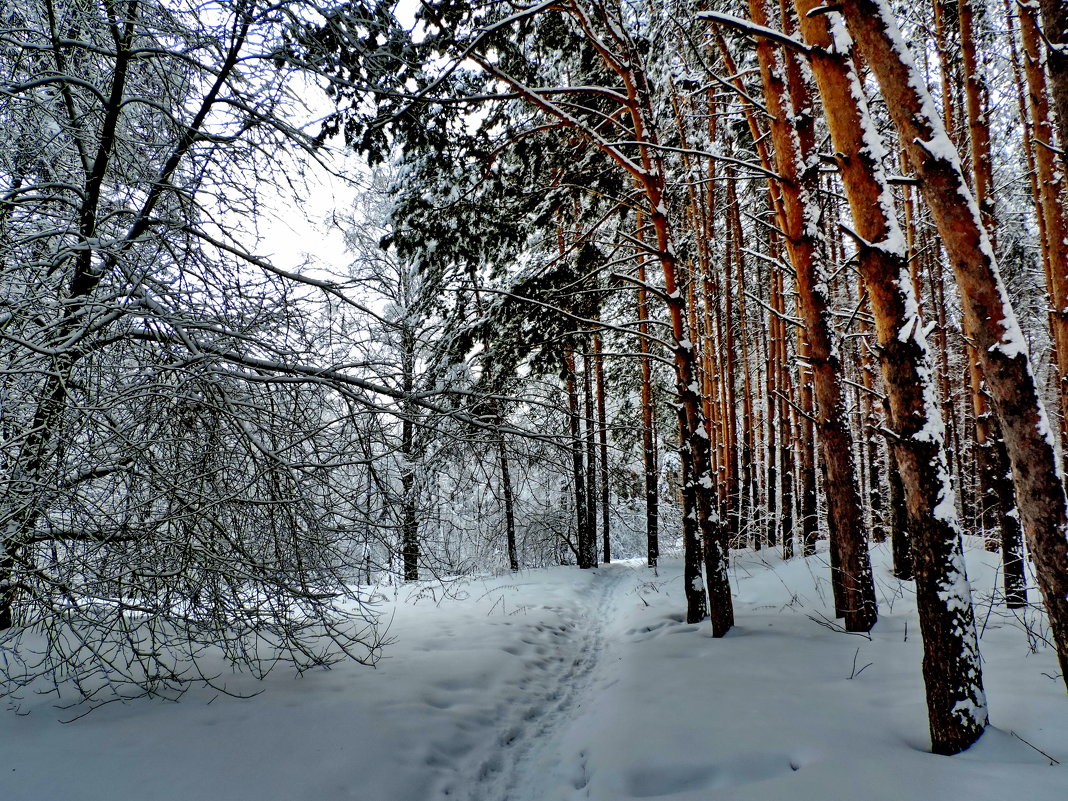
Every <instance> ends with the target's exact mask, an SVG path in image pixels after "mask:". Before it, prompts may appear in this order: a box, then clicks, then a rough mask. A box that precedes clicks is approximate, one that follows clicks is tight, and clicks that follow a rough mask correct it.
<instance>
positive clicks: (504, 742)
mask: <svg viewBox="0 0 1068 801" xmlns="http://www.w3.org/2000/svg"><path fill="white" fill-rule="evenodd" d="M633 572H634V571H633V569H632V568H625V567H622V566H602V567H601V568H599V569H598V570H597V572H596V573H594V574H592V577H591V583H590V585H589V586H588V587H587V588H585V590H584V592H583V593H582V595H581V596H579V597H578V598H576V599H575V601H576V602H575V603H568V604H565V605H559V606H555V605H548V606H546V607H545V609H546V611H549V612H551V613H552V614H553V616H554V617H556V618H557V622H555V623H548V622H542V623H535V624H533V625H532V626H530V627H529V629H528V630H527V631H526V632H525V633H524V635H523V636H522V637H521V638H520V639H519V640H518V642H516V643H514V644H513V645H510V646H506V647H505V649H504V650H505V651H506V652H507V653H510V654H512V655H514V656H516V657H518V658H519V665H518V667H517V675H516V676H514V677H513V679H512V681H511V682H510V683H511V684H512V686H513V687H514V688H515V690H516V691H515V693H514V695H512V696H511V697H509V698H507V699H506V700H505V702H504V703H503V704H502V705H501V706H499V707H498V711H499V721H500V722H499V724H498V726H497V730H496V733H495V736H494V737H493V738H492V740H491V741H490V742H488V743H484V744H483V745H484V748H480V749H477V750H475V751H474V753H473V755H472V756H471V757H469V758H468V759H467V760H466V761H465V762H464V763H462V764H461V766H460V767H459V769H458V771H457V774H456V775H455V776H452V777H450V778H449V779H448V780H446V781H445V782H444V783H443V785H442V787H441V795H442V796H443V797H445V798H460V799H468V800H469V801H557V799H559V800H560V801H565V799H566V801H571V799H582V798H587V797H588V794H587V793H585V792H584V791H585V789H586V786H587V783H588V773H587V768H586V764H585V756H586V755H585V753H584V752H583V751H579V752H577V753H568V752H567V750H566V749H564V748H563V747H562V744H563V742H564V741H565V739H566V738H565V737H564V733H565V732H566V730H567V728H568V727H569V726H570V725H571V724H572V723H573V722H574V720H575V719H576V717H577V716H578V715H579V714H580V712H581V710H582V708H583V704H584V703H588V702H589V700H590V699H589V698H587V697H586V696H587V695H588V692H589V690H590V687H591V684H592V683H593V681H594V677H595V674H596V673H597V669H598V666H599V665H600V664H601V661H602V659H603V657H604V654H605V651H606V648H607V638H606V629H607V627H608V624H609V622H610V621H611V620H612V619H613V613H614V611H615V610H616V609H617V607H618V604H617V603H616V602H617V596H618V594H619V592H620V591H621V589H622V588H628V589H629V588H630V585H629V584H626V583H625V581H624V579H625V577H628V576H631V577H632V576H633Z"/></svg>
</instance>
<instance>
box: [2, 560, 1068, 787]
mask: <svg viewBox="0 0 1068 801" xmlns="http://www.w3.org/2000/svg"><path fill="white" fill-rule="evenodd" d="M970 545H971V548H970V549H969V551H968V553H967V556H968V566H969V570H970V572H971V574H972V578H973V582H974V584H975V590H976V600H977V617H978V620H979V624H980V626H981V627H982V629H983V632H982V639H981V647H982V652H983V657H984V663H985V678H986V687H987V693H988V696H989V701H990V711H991V718H992V721H993V727H992V728H991V729H990V730H989V731H988V732H987V734H986V735H985V736H984V737H983V739H982V740H981V741H980V742H979V743H978V744H977V745H976V746H974V747H973V748H972V749H971V750H970V751H968V752H967V753H965V754H962V755H958V756H955V757H939V756H934V755H932V754H930V753H927V748H928V745H929V741H928V737H927V724H926V710H925V707H924V702H923V689H922V683H921V679H920V642H919V632H918V624H917V622H916V616H915V604H914V601H913V598H912V591H911V585H910V584H907V583H906V584H902V583H901V582H898V581H897V580H895V579H893V578H892V577H891V576H890V574H889V570H888V566H887V562H888V558H889V556H888V553H887V549H886V547H885V546H879V547H877V548H876V549H875V551H874V561H875V564H876V571H877V582H878V587H879V595H880V599H879V600H880V612H881V619H880V621H879V623H878V625H877V626H876V628H875V630H874V632H873V634H872V637H871V639H870V640H869V639H867V638H865V637H861V636H856V635H849V634H844V633H840V632H836V631H833V630H832V629H831V628H828V627H827V626H826V625H822V624H821V622H820V621H824V622H826V618H827V617H828V615H829V601H830V598H829V595H830V589H829V584H828V577H827V569H826V564H825V561H824V559H823V557H822V556H819V555H817V556H815V557H811V558H809V559H807V560H803V559H796V560H793V561H791V562H789V563H782V562H780V561H779V560H778V559H777V558H776V557H775V556H774V555H773V554H771V553H769V552H767V551H764V552H760V553H755V554H754V553H751V552H741V553H737V554H735V555H734V557H733V564H734V575H733V579H734V587H735V590H736V600H735V607H736V614H737V621H738V626H737V627H736V628H735V629H734V630H733V631H732V632H731V633H730V634H729V636H727V637H726V638H725V639H722V640H714V639H712V638H711V637H710V636H709V631H708V627H707V624H705V625H699V626H691V625H686V624H685V623H684V622H683V621H682V617H681V614H680V611H681V610H682V609H683V599H682V582H681V576H680V572H681V566H680V564H679V563H678V562H677V561H670V560H669V561H666V563H665V564H664V565H663V566H662V567H661V569H660V570H659V573H658V574H654V573H653V572H652V571H650V570H648V569H646V568H644V567H642V566H641V565H639V564H636V563H617V564H613V565H610V566H607V567H601V568H599V569H597V570H594V571H579V570H577V569H575V568H556V569H551V570H539V571H530V572H524V573H521V574H519V575H518V576H504V577H498V578H486V579H479V580H469V581H464V582H457V583H452V584H450V585H449V586H448V587H447V588H443V587H441V586H434V585H424V586H422V587H421V588H419V589H418V590H413V589H411V588H401V590H400V591H399V593H398V597H397V598H395V599H390V600H388V601H386V602H385V603H384V611H385V612H386V614H387V616H389V615H392V624H391V626H390V634H391V636H393V637H395V638H396V643H395V644H394V645H393V646H392V647H391V648H390V649H389V650H388V652H387V654H388V658H387V659H385V660H383V661H382V662H381V663H380V664H379V666H378V667H377V668H376V669H370V668H363V667H360V666H358V665H342V666H340V667H337V668H334V669H333V670H330V671H319V672H313V673H308V674H305V675H304V676H303V677H301V678H293V677H291V676H285V675H281V674H275V675H272V676H270V677H269V678H268V680H267V681H266V682H265V683H263V684H262V685H259V686H257V685H255V684H254V683H251V682H248V681H247V680H245V679H242V678H241V677H235V678H234V680H233V683H232V686H233V688H234V689H236V690H241V691H255V690H256V689H260V690H262V692H261V693H260V694H259V695H258V696H256V697H255V698H251V699H246V700H240V699H235V698H231V697H228V696H225V695H221V696H220V695H216V694H215V693H211V692H208V691H193V692H190V693H189V694H187V695H186V696H184V697H183V699H182V700H181V702H179V703H167V702H162V701H152V700H141V701H136V702H132V703H128V704H125V705H120V704H111V705H107V706H104V707H102V708H100V709H98V710H96V711H94V712H93V713H92V714H89V715H87V716H85V717H83V718H81V719H79V720H76V721H75V722H73V723H68V724H62V723H60V722H59V721H60V720H61V719H67V718H69V717H71V716H72V712H71V711H70V710H66V711H62V710H58V709H56V708H55V707H54V706H53V705H52V704H53V703H54V699H52V698H41V699H34V698H30V699H24V700H23V702H22V703H21V704H20V710H21V712H23V713H27V712H28V713H29V714H23V715H15V714H12V713H11V712H7V713H4V714H2V715H0V799H2V800H3V801H81V800H85V801H88V800H89V799H101V800H104V799H106V800H107V801H128V800H136V801H142V800H143V801H179V800H180V801H198V800H199V799H212V800H214V799H228V800H229V799H233V800H234V801H245V800H246V799H247V801H273V800H275V799H277V801H299V800H300V799H309V800H311V799H314V801H334V800H335V799H337V800H338V801H340V800H341V799H360V800H361V801H421V800H422V799H441V798H450V799H451V798H456V799H464V800H466V799H471V800H472V801H506V800H511V801H572V799H595V800H596V801H627V800H628V799H671V800H672V801H709V800H710V799H716V800H717V801H719V800H721V799H747V800H749V801H756V800H757V799H766V800H767V801H782V800H784V799H790V801H807V800H808V799H812V800H813V801H816V800H817V799H818V801H838V800H840V799H842V800H844V799H855V800H857V801H876V800H878V799H887V801H891V800H892V801H902V800H903V799H909V800H910V801H911V800H912V799H916V800H918V801H922V800H923V799H938V800H939V801H947V800H948V799H968V801H982V800H983V799H990V801H1005V799H1017V798H1018V799H1028V801H1045V800H1046V799H1048V800H1049V801H1054V800H1056V801H1063V799H1066V798H1068V698H1066V697H1065V692H1064V687H1063V685H1062V683H1061V681H1060V678H1059V676H1058V673H1057V665H1056V659H1055V657H1054V654H1053V652H1052V650H1051V649H1050V648H1048V647H1046V646H1044V645H1042V644H1041V643H1040V642H1039V643H1038V644H1037V648H1033V647H1032V646H1034V645H1035V637H1034V635H1029V634H1028V631H1027V626H1025V625H1024V622H1023V621H1021V620H1020V619H1018V618H1016V617H1014V616H1013V615H1010V614H1008V613H1007V612H1006V610H1005V609H1004V608H1003V607H1002V606H1001V605H1000V604H998V603H996V602H995V603H994V604H993V605H992V604H991V599H992V597H993V596H992V589H993V587H994V585H995V565H996V561H997V560H996V557H995V556H994V555H991V554H987V553H985V552H984V551H982V550H981V549H979V548H978V547H976V544H975V543H974V542H972V543H970ZM1032 592H1033V591H1032ZM1030 617H1031V618H1033V617H1034V615H1033V613H1031V615H1030ZM1029 625H1030V626H1031V627H1032V628H1035V627H1036V626H1038V633H1039V634H1041V633H1042V631H1041V625H1040V624H1035V623H1034V621H1033V620H1031V622H1030V624H1029ZM1035 651H1037V652H1035ZM1024 741H1026V742H1024ZM1028 743H1030V745H1029V744H1028ZM1036 749H1041V751H1044V752H1045V753H1046V754H1048V755H1049V758H1047V757H1046V756H1044V755H1043V754H1042V753H1040V752H1039V750H1036ZM1051 760H1057V761H1059V763H1060V764H1051Z"/></svg>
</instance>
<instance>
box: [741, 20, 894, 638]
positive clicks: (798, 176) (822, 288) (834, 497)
mask: <svg viewBox="0 0 1068 801" xmlns="http://www.w3.org/2000/svg"><path fill="white" fill-rule="evenodd" d="M749 8H750V14H751V15H752V18H753V21H754V22H756V23H757V24H758V25H761V26H765V27H766V26H767V23H768V14H767V10H766V7H765V5H764V0H750V2H749ZM757 59H758V61H759V63H760V73H761V78H762V81H763V85H764V97H765V101H766V104H767V110H768V113H769V115H770V117H771V122H770V128H771V138H772V141H773V143H774V149H775V164H776V167H777V168H778V174H779V176H780V181H779V185H780V189H781V193H782V200H783V208H784V212H785V213H784V215H783V218H782V219H781V220H780V223H781V227H782V229H783V232H784V234H785V238H786V248H787V251H788V252H789V254H790V261H791V263H792V264H793V267H794V270H795V271H796V273H797V291H798V296H799V298H800V302H801V307H802V311H803V312H804V319H805V325H806V328H807V330H808V340H809V343H810V346H811V351H810V358H809V363H810V365H811V367H812V372H813V379H814V388H815V395H816V406H817V423H816V428H817V431H818V433H819V440H820V444H821V448H820V455H821V456H822V457H823V469H824V471H825V473H824V475H825V477H826V481H825V484H824V486H825V492H826V497H827V510H828V526H829V529H830V540H831V547H832V548H833V549H835V550H836V551H837V557H838V558H837V560H836V561H837V562H838V569H839V571H840V573H839V576H840V579H841V581H842V589H843V591H844V599H843V600H844V606H845V608H844V609H842V610H841V611H842V612H843V613H844V617H845V625H846V628H847V629H848V630H849V631H868V630H869V629H870V628H871V627H872V626H873V625H875V621H876V619H877V618H878V612H877V608H876V602H875V585H874V580H873V577H872V572H871V562H870V559H869V555H868V545H867V540H866V538H865V533H864V531H863V526H862V520H863V515H862V513H861V509H862V506H861V501H860V492H859V489H858V487H857V480H856V467H855V464H854V460H853V438H852V435H851V434H850V431H849V425H848V422H847V420H846V417H845V398H844V393H843V389H842V365H841V361H840V356H839V352H838V348H837V347H836V344H835V342H834V340H833V334H832V330H831V321H830V310H829V307H828V297H827V284H826V277H825V276H824V275H823V269H822V265H821V263H820V259H821V253H820V241H819V236H820V235H819V219H818V210H817V208H816V207H815V204H814V200H813V198H812V197H811V196H810V192H809V186H810V185H811V183H812V181H811V179H810V178H809V176H808V175H807V174H806V173H807V165H806V163H805V156H806V154H804V153H803V152H802V151H801V148H800V141H799V139H798V136H797V131H796V130H795V127H794V124H793V122H792V121H793V120H794V118H795V113H796V112H795V110H794V109H793V108H792V105H791V103H790V101H789V98H788V97H787V87H786V84H785V79H784V75H783V74H782V69H781V65H780V64H779V62H778V59H777V58H776V54H775V50H774V48H773V47H772V45H771V43H770V42H769V41H768V40H766V39H764V38H758V40H757Z"/></svg>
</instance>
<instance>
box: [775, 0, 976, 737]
mask: <svg viewBox="0 0 1068 801" xmlns="http://www.w3.org/2000/svg"><path fill="white" fill-rule="evenodd" d="M818 2H819V0H795V5H796V6H797V12H798V15H799V16H800V18H801V30H802V32H803V34H804V37H805V40H806V42H808V43H809V44H810V45H811V55H812V61H811V63H812V70H813V73H814V75H815V77H816V82H817V84H818V86H819V90H820V95H821V97H822V100H823V106H824V109H825V110H826V118H827V127H828V129H829V131H830V134H831V139H832V141H833V143H834V149H835V157H836V159H837V161H838V166H839V172H840V174H841V177H842V183H843V185H844V187H845V190H846V196H847V198H848V200H849V204H850V207H851V209H852V212H853V220H854V224H855V225H856V227H857V230H856V231H855V232H851V233H852V235H853V237H854V238H855V239H856V241H857V245H858V256H859V260H858V261H859V266H860V271H861V275H862V276H863V278H864V281H865V283H866V285H867V288H868V292H869V296H870V300H871V308H872V312H873V314H874V317H875V330H876V337H877V340H878V343H879V363H880V368H881V372H882V376H883V382H884V384H885V386H886V390H887V394H888V396H889V401H890V419H891V426H892V430H893V442H892V446H893V448H894V453H895V456H896V461H897V466H898V470H899V471H900V476H901V480H902V485H903V488H904V492H905V501H906V508H907V510H908V516H909V527H910V529H911V531H912V533H913V560H914V567H915V574H916V604H917V607H918V611H919V616H920V630H921V633H922V637H923V650H924V655H923V676H924V683H925V685H926V688H927V711H928V720H929V724H930V731H931V744H932V749H933V750H934V751H935V752H936V753H939V754H954V753H957V752H959V751H962V750H964V749H965V748H967V747H968V746H970V745H971V744H972V743H974V742H975V741H976V740H977V739H978V738H979V737H980V735H982V733H983V730H984V728H985V727H986V724H987V712H986V697H985V694H984V692H983V683H982V666H981V664H980V662H979V646H978V640H977V638H976V634H975V618H974V613H973V610H972V599H971V589H970V587H969V584H968V580H967V577H966V576H965V574H964V557H963V554H962V552H961V531H960V526H959V523H958V520H957V515H956V509H955V505H954V498H953V489H952V488H951V486H950V480H949V472H948V469H947V464H946V451H945V443H944V434H945V429H944V426H943V424H942V420H941V415H940V414H939V408H938V403H937V401H936V399H935V387H934V381H933V376H932V366H931V360H930V355H929V352H928V349H927V342H926V338H925V337H924V333H923V324H922V323H921V321H920V318H919V313H918V312H919V308H918V306H917V303H916V297H915V295H914V293H913V289H912V281H911V280H909V275H908V256H907V253H906V250H905V238H904V235H903V233H902V231H901V228H900V227H899V226H898V223H897V219H896V217H895V214H894V207H893V195H892V193H891V191H890V187H889V184H888V183H887V182H886V177H885V175H884V173H883V169H882V164H881V160H882V158H883V157H884V156H885V152H884V151H883V147H882V144H881V143H880V141H879V138H878V134H877V132H876V130H875V127H874V125H873V124H872V121H871V117H870V115H869V113H868V108H867V103H866V101H865V99H864V95H863V89H862V88H861V83H860V81H859V79H858V77H857V75H856V73H855V72H854V71H853V67H852V64H853V59H852V48H851V47H850V46H849V38H848V34H846V32H845V29H844V27H843V26H842V22H841V19H840V18H839V17H838V16H837V15H833V19H831V20H828V17H829V16H831V15H816V16H809V12H810V11H812V10H813V9H814V8H816V7H817V5H818ZM831 26H834V30H833V31H832V27H831Z"/></svg>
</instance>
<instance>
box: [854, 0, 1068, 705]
mask: <svg viewBox="0 0 1068 801" xmlns="http://www.w3.org/2000/svg"><path fill="white" fill-rule="evenodd" d="M842 11H843V13H844V15H845V17H846V21H847V24H848V27H849V30H850V33H852V34H853V36H854V38H855V39H856V41H857V44H858V47H859V49H860V51H861V53H862V55H863V57H864V60H865V61H866V62H867V63H868V64H869V66H870V67H871V69H872V72H873V73H874V74H875V77H876V79H877V80H878V82H879V86H880V88H881V90H882V94H883V97H884V99H885V101H886V105H887V109H888V111H889V113H890V115H891V117H892V118H893V120H894V125H895V126H896V128H897V130H898V134H899V136H900V139H901V141H902V143H903V144H904V147H905V150H906V152H907V154H908V157H909V161H910V162H911V164H912V167H913V169H914V170H915V172H916V175H917V177H918V178H919V180H920V187H921V190H922V191H923V194H924V197H925V199H926V200H927V205H928V206H929V208H930V210H931V214H932V216H933V218H934V220H935V224H936V225H937V226H938V230H939V232H940V234H941V236H942V240H943V245H944V247H945V250H946V253H947V254H948V256H949V259H950V261H951V263H952V265H953V270H954V272H955V274H956V277H957V284H958V287H959V289H960V295H961V301H962V305H963V308H964V314H965V316H966V318H967V321H968V326H969V328H970V329H971V330H972V331H973V332H974V334H975V339H976V346H977V347H976V349H977V351H978V353H979V358H980V362H981V364H982V367H983V374H984V375H985V376H986V380H987V385H988V386H989V388H990V394H991V400H992V402H993V405H994V410H995V412H996V413H997V416H998V419H999V421H1000V423H1001V428H1002V433H1003V435H1004V438H1005V445H1006V449H1007V451H1008V454H1009V459H1010V461H1011V463H1012V473H1013V483H1014V485H1015V487H1016V497H1017V501H1018V503H1019V510H1020V519H1021V522H1022V524H1023V529H1024V533H1025V535H1026V537H1027V540H1028V545H1029V546H1030V549H1031V553H1032V555H1033V557H1034V560H1035V569H1036V573H1037V576H1038V584H1039V587H1040V588H1041V590H1042V595H1043V597H1044V599H1045V602H1046V609H1047V612H1048V614H1049V620H1050V628H1051V630H1052V633H1053V638H1054V641H1055V643H1056V646H1057V655H1058V658H1059V659H1060V666H1061V672H1062V675H1063V678H1064V681H1065V683H1066V685H1068V535H1066V532H1068V500H1066V498H1065V494H1064V487H1063V477H1062V473H1061V470H1060V466H1059V465H1058V463H1057V457H1056V453H1055V450H1054V440H1053V433H1052V431H1051V430H1050V426H1049V421H1048V419H1047V417H1046V412H1045V409H1044V408H1043V405H1042V401H1041V399H1040V398H1039V394H1038V387H1037V385H1036V383H1035V380H1034V377H1033V375H1032V372H1031V362H1030V359H1029V357H1028V353H1027V346H1026V342H1025V340H1024V338H1023V334H1022V332H1021V331H1020V326H1019V324H1018V323H1017V322H1016V316H1015V314H1014V312H1013V309H1012V306H1011V304H1010V303H1009V299H1008V295H1007V293H1006V291H1005V285H1004V283H1003V282H1002V280H1001V274H1000V272H999V271H998V267H997V262H996V260H995V258H994V253H993V251H992V249H991V247H990V241H989V239H988V237H987V234H986V231H985V229H984V228H983V225H982V222H981V220H980V217H979V209H978V207H977V205H976V203H975V200H974V197H973V196H972V193H971V190H970V189H969V188H968V185H967V182H966V181H965V179H964V172H963V169H962V167H961V164H960V159H959V157H958V155H957V152H956V149H955V148H954V147H953V145H952V144H951V143H950V141H949V138H948V136H947V135H946V131H945V128H944V127H943V125H942V123H941V121H940V120H939V119H938V115H937V112H936V111H935V105H934V103H933V101H932V99H931V97H930V95H929V94H928V92H927V90H926V88H925V83H924V80H923V76H922V74H921V73H920V70H919V69H918V68H917V66H916V64H915V62H914V61H913V59H912V56H911V54H910V53H909V51H908V47H907V45H906V44H905V41H904V39H903V38H902V36H901V32H900V30H899V29H898V25H897V21H896V20H895V19H894V16H893V13H892V12H891V11H890V8H889V6H888V5H887V4H886V3H885V2H883V0H844V1H843V3H842Z"/></svg>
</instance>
